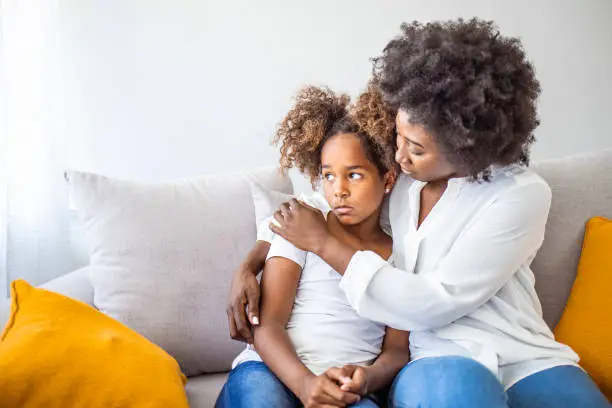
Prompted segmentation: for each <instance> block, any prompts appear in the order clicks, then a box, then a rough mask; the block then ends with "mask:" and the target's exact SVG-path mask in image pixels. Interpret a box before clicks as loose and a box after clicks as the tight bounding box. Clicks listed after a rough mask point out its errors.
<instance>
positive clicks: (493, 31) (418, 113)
mask: <svg viewBox="0 0 612 408" xmlns="http://www.w3.org/2000/svg"><path fill="white" fill-rule="evenodd" d="M401 31H402V33H401V35H399V36H398V37H396V38H394V39H393V40H391V42H389V44H387V46H386V47H385V49H384V51H383V54H382V55H381V56H379V57H378V58H374V59H373V61H374V78H375V82H376V84H377V85H378V87H379V88H380V90H381V92H382V94H383V97H384V99H385V101H386V102H388V103H389V105H390V106H391V107H393V108H394V109H396V110H397V109H402V110H404V111H405V112H407V113H408V114H409V117H410V120H411V122H412V123H414V124H418V125H422V126H424V127H425V128H426V129H427V130H428V131H430V133H431V134H432V137H433V138H434V140H435V142H436V144H437V145H438V147H439V148H440V149H441V150H442V152H443V153H444V154H445V155H446V157H447V158H448V160H449V161H450V162H451V163H452V164H454V165H455V166H457V167H458V169H460V170H461V171H463V172H464V173H466V174H467V175H469V176H470V177H471V178H472V179H473V180H477V179H485V180H487V179H488V175H489V168H490V166H491V165H502V166H503V165H508V164H513V163H519V164H525V165H528V164H529V149H530V147H531V144H532V143H533V142H534V141H535V138H534V135H533V132H534V130H535V128H536V127H537V126H538V124H539V121H538V116H537V112H536V101H537V98H538V95H539V94H540V84H539V82H538V81H537V79H536V77H535V74H534V69H533V67H532V65H531V64H530V63H529V61H527V59H526V56H525V51H524V50H523V47H522V45H521V42H520V41H519V40H518V39H517V38H510V37H504V36H502V35H500V33H499V31H498V29H497V27H496V26H495V25H494V23H493V22H489V21H483V20H479V19H472V20H469V21H464V20H461V19H459V20H454V21H446V22H432V23H427V24H422V23H418V22H413V23H411V24H406V23H404V24H402V26H401Z"/></svg>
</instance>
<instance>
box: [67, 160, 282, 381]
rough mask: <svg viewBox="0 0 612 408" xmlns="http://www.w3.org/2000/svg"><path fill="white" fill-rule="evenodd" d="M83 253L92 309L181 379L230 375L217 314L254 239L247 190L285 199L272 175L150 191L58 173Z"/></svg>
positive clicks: (153, 186) (210, 179)
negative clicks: (127, 331)
mask: <svg viewBox="0 0 612 408" xmlns="http://www.w3.org/2000/svg"><path fill="white" fill-rule="evenodd" d="M67 176H68V180H69V182H70V186H71V192H72V194H73V198H74V202H75V204H76V205H77V208H78V213H79V219H80V220H81V221H82V224H83V227H84V228H83V230H84V233H85V237H86V240H87V242H88V246H89V248H90V249H91V254H90V255H91V262H90V265H89V266H88V271H89V277H90V279H91V283H92V285H93V288H94V304H95V306H96V307H97V308H98V309H100V310H101V311H102V312H104V313H106V314H108V315H109V316H111V317H113V318H115V319H117V320H118V321H120V322H122V323H124V324H126V325H127V326H128V327H131V328H132V329H134V330H136V331H137V332H139V333H140V334H142V335H144V336H145V337H146V338H148V339H149V340H151V341H152V342H154V343H156V344H157V345H159V346H160V347H162V348H163V349H164V350H166V351H167V352H168V353H170V354H171V355H172V356H173V357H175V358H176V359H177V360H178V362H179V364H180V365H181V368H182V370H183V372H184V373H185V374H186V375H189V376H192V375H199V374H201V373H205V372H213V373H214V372H220V371H225V370H228V369H229V368H230V365H231V362H232V360H233V358H234V357H235V356H236V354H238V352H239V351H240V350H241V349H242V347H243V345H242V344H240V343H238V342H232V341H231V340H230V338H229V334H228V333H229V331H228V328H227V318H226V316H225V313H224V309H225V301H226V297H227V292H228V289H229V284H230V279H231V274H232V272H233V270H234V269H235V268H236V266H237V265H238V264H239V263H240V261H241V260H242V259H243V258H244V256H245V255H246V252H247V251H248V250H249V249H250V248H251V246H252V245H253V242H254V241H255V238H256V228H255V210H254V205H253V199H252V196H251V191H250V182H251V181H253V180H255V181H256V182H258V183H259V184H261V185H263V186H265V187H266V188H271V189H275V190H280V191H284V192H286V193H290V192H291V191H292V184H291V181H290V179H289V178H288V177H284V176H282V175H281V174H280V173H279V171H278V169H277V168H276V167H271V168H264V169H259V170H256V171H253V172H249V173H240V174H228V175H219V176H215V175H211V176H200V177H193V178H189V179H182V180H174V181H167V182H160V183H137V182H131V181H122V180H115V179H111V178H107V177H103V176H100V175H96V174H89V173H82V172H68V173H67Z"/></svg>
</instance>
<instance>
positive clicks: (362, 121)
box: [217, 87, 409, 408]
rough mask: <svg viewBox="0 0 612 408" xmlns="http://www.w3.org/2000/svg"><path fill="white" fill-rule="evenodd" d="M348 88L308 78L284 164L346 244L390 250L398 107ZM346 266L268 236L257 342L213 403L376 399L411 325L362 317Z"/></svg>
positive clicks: (291, 116) (288, 123)
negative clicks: (304, 183) (388, 207)
mask: <svg viewBox="0 0 612 408" xmlns="http://www.w3.org/2000/svg"><path fill="white" fill-rule="evenodd" d="M348 102H349V100H348V97H346V96H344V95H341V96H336V95H334V94H333V93H332V92H331V91H329V90H327V89H320V88H315V87H308V88H305V89H304V90H302V91H301V92H300V93H299V94H298V96H297V102H296V104H295V106H294V107H293V109H291V111H290V112H289V113H288V114H287V116H286V117H285V119H284V120H283V122H282V123H281V124H280V126H279V129H278V132H277V134H276V138H275V142H277V143H280V144H281V167H282V168H283V169H288V168H290V167H293V166H295V167H297V168H299V169H300V171H302V172H303V173H305V174H307V175H309V176H310V178H311V181H312V182H313V186H314V185H315V181H316V180H319V179H322V183H323V192H324V194H325V198H324V199H323V198H322V197H320V199H317V196H314V197H312V198H309V199H308V202H309V203H310V204H311V205H313V206H315V207H316V208H317V211H321V212H322V214H323V216H324V217H325V219H326V223H327V225H328V228H329V231H330V233H331V234H333V235H334V236H335V237H337V238H338V239H340V240H342V242H345V243H346V244H347V245H350V247H352V248H355V249H358V250H367V251H372V252H373V253H375V254H377V255H378V256H380V257H381V258H382V259H386V260H388V259H389V258H390V256H391V252H392V241H391V239H390V237H389V236H388V235H387V234H385V233H384V232H383V230H382V229H381V227H380V226H379V217H380V212H381V205H382V202H383V198H384V196H385V194H388V193H389V192H390V191H391V188H392V186H393V184H394V182H395V177H396V164H395V163H394V159H393V148H392V145H391V141H392V139H393V137H394V123H393V116H392V115H390V112H389V111H388V110H386V107H385V105H384V104H383V103H382V99H381V96H380V94H379V93H378V92H376V89H375V88H374V87H370V88H369V89H368V91H367V92H366V93H364V94H363V95H361V97H360V98H359V100H358V101H357V103H356V104H355V106H354V107H352V108H351V109H349V108H348ZM339 281H340V275H339V274H338V273H337V272H336V271H334V270H333V268H332V267H330V266H329V265H328V264H326V263H325V262H324V261H323V260H322V259H321V258H319V257H318V256H317V255H315V254H314V253H312V252H308V251H303V250H300V249H298V248H296V247H295V246H293V245H292V244H291V243H289V242H288V241H286V240H284V239H283V238H282V237H280V236H276V237H275V238H274V239H273V240H272V244H271V247H270V250H269V253H268V254H267V261H266V263H265V267H264V272H263V276H262V281H261V287H262V304H261V324H260V325H259V326H258V327H257V329H256V330H255V333H254V345H255V347H254V349H253V348H252V347H247V349H246V350H245V351H244V352H243V353H242V354H240V355H239V356H238V357H237V358H236V360H235V361H234V369H233V370H232V372H231V373H230V375H229V378H228V381H227V383H226V384H225V386H224V388H223V390H222V392H221V395H220V396H219V399H218V401H217V407H219V408H221V407H231V408H239V407H265V408H268V407H299V406H301V404H303V405H304V406H306V407H332V406H333V407H344V406H347V405H350V406H354V407H357V406H358V407H376V406H377V405H376V403H375V402H374V398H373V397H371V394H372V393H375V392H377V391H379V390H381V389H382V388H384V387H387V386H388V385H390V384H391V381H392V379H393V378H394V377H395V375H396V374H397V372H399V370H400V369H401V368H402V367H403V365H404V364H406V363H407V362H408V358H409V351H408V334H407V333H406V332H403V331H399V330H394V329H391V328H385V326H384V325H382V324H380V323H374V322H372V321H370V320H368V319H364V318H362V317H359V315H358V314H357V312H355V311H354V310H353V309H352V308H351V306H350V305H349V303H348V301H347V299H346V297H345V296H344V294H343V293H342V292H341V291H340V288H339V286H338V283H339Z"/></svg>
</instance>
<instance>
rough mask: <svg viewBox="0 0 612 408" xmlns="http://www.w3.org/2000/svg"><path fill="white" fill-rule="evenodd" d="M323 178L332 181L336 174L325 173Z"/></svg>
mask: <svg viewBox="0 0 612 408" xmlns="http://www.w3.org/2000/svg"><path fill="white" fill-rule="evenodd" d="M323 178H324V179H325V180H327V181H332V180H333V179H334V175H333V174H331V173H325V174H323Z"/></svg>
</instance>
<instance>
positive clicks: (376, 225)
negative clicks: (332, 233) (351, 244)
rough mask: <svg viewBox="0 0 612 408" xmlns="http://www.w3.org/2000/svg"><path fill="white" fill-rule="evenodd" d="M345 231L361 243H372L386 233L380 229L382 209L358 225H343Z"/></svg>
mask: <svg viewBox="0 0 612 408" xmlns="http://www.w3.org/2000/svg"><path fill="white" fill-rule="evenodd" d="M343 227H344V229H345V230H346V231H347V232H349V233H350V234H352V235H354V236H355V237H357V238H359V240H361V241H364V242H366V241H372V240H373V239H375V238H376V237H378V236H379V235H380V234H384V232H383V231H382V230H381V229H380V209H379V210H378V211H376V212H375V213H374V214H372V215H371V216H370V217H368V218H367V219H365V220H363V221H362V222H360V223H359V224H356V225H343Z"/></svg>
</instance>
